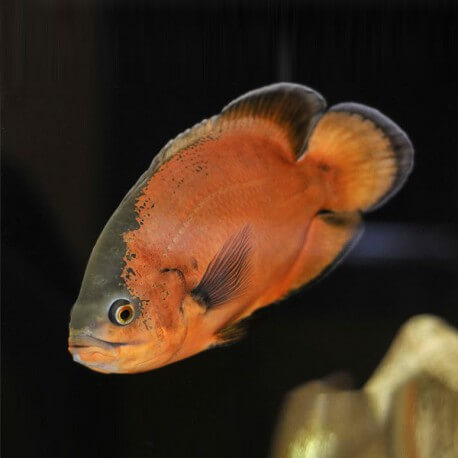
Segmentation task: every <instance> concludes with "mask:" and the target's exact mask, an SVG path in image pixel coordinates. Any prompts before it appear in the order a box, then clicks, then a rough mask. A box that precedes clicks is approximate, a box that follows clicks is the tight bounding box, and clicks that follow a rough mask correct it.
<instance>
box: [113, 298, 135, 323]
mask: <svg viewBox="0 0 458 458" xmlns="http://www.w3.org/2000/svg"><path fill="white" fill-rule="evenodd" d="M108 316H109V317H110V320H111V321H112V322H113V323H114V324H117V325H119V326H126V325H128V324H129V323H131V322H132V321H133V319H134V317H135V309H134V306H133V305H132V304H131V303H130V302H129V301H128V300H126V299H118V300H116V301H114V302H113V304H111V307H110V311H109V312H108Z"/></svg>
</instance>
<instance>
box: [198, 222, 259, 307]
mask: <svg viewBox="0 0 458 458" xmlns="http://www.w3.org/2000/svg"><path fill="white" fill-rule="evenodd" d="M249 238H250V227H249V226H248V225H246V226H245V227H243V229H241V230H240V231H239V232H238V233H237V234H235V235H234V236H232V237H231V238H229V239H228V240H227V242H226V243H225V244H224V245H223V247H222V248H221V249H220V251H219V252H218V253H217V254H216V255H215V257H214V258H213V259H212V261H211V262H210V264H209V265H208V267H207V270H206V271H205V274H204V276H203V277H202V280H201V281H200V283H199V284H198V285H197V286H196V287H195V288H194V289H193V290H192V291H191V295H192V297H193V298H194V299H195V300H196V301H197V302H199V303H200V304H202V305H203V306H205V307H206V308H207V309H210V308H213V307H218V306H219V305H222V304H224V303H226V302H229V301H231V300H233V299H235V298H237V297H239V296H241V295H242V294H243V293H244V292H245V290H246V288H247V286H248V284H249V278H250V275H249V274H250V254H251V245H250V240H249Z"/></svg>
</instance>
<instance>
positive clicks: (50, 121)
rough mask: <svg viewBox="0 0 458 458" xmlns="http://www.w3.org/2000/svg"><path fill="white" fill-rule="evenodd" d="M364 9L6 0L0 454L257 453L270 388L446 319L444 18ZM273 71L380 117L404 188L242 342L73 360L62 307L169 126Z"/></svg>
mask: <svg viewBox="0 0 458 458" xmlns="http://www.w3.org/2000/svg"><path fill="white" fill-rule="evenodd" d="M248 5H250V6H248ZM371 5H372V6H370V7H369V6H367V5H366V4H365V3H363V2H343V1H341V2H336V3H334V2H330V1H326V2H308V3H301V2H297V3H295V2H284V3H279V2H275V1H270V2H254V3H248V2H245V3H242V2H228V1H226V2H221V1H218V0H215V1H206V2H201V1H200V2H199V1H196V2H192V3H191V2H188V3H185V2H179V1H171V2H166V1H158V2H151V3H147V2H138V1H131V2H127V1H126V2H113V1H109V0H106V1H101V2H94V1H89V0H85V1H66V0H61V1H57V0H49V1H46V0H40V1H38V0H37V1H23V0H16V1H14V2H13V1H12V2H10V3H9V4H3V8H2V31H3V40H2V43H3V45H2V62H3V63H2V244H3V250H2V255H3V256H2V257H3V259H2V261H3V263H2V363H3V364H2V439H3V440H2V452H3V453H4V455H3V456H8V457H29V456H30V457H36V456H60V457H82V456H85V457H98V456H110V457H113V458H114V457H121V456H129V457H191V456H192V457H215V456H218V457H234V456H247V457H248V456H249V457H263V456H266V454H267V451H268V447H269V443H270V438H271V434H272V431H273V428H274V425H275V419H276V416H277V414H278V411H279V408H280V405H281V401H282V399H283V397H284V395H285V393H286V392H287V391H288V390H290V389H291V388H293V387H295V386H297V385H299V384H301V383H303V382H305V381H307V380H310V379H313V378H320V377H323V376H326V375H328V374H330V373H332V372H335V371H337V370H342V369H343V370H347V371H348V372H350V373H351V374H353V375H354V378H355V383H356V386H361V385H362V384H363V383H364V382H365V380H367V378H368V377H369V376H370V374H371V373H372V371H373V370H374V368H375V367H376V365H377V363H378V362H379V360H380V358H381V357H382V355H383V354H384V353H385V351H386V349H387V347H388V345H389V343H390V341H391V339H392V338H393V336H394V334H395V333H396V331H397V329H398V328H399V326H400V325H401V324H402V323H403V322H404V321H405V320H406V319H408V318H409V317H410V316H412V315H414V314H418V313H424V312H428V313H434V314H437V315H439V316H441V317H444V318H445V319H447V320H448V321H449V322H451V323H453V324H454V325H458V311H457V305H458V261H457V258H458V256H457V252H458V251H457V246H458V244H457V239H458V237H457V232H458V231H457V228H458V204H457V199H458V180H457V179H456V177H457V172H458V141H457V111H456V110H457V108H456V107H457V103H458V96H457V94H458V90H457V89H458V88H457V83H456V81H457V77H458V74H457V73H458V72H457V69H456V66H455V61H456V56H457V55H458V33H457V27H456V24H457V19H458V15H457V12H458V11H457V9H456V8H455V7H452V6H451V5H450V4H449V3H448V2H431V3H427V2H414V1H412V2H405V1H404V2H389V3H386V2H374V3H372V4H371ZM280 80H289V81H294V82H299V83H303V84H306V85H310V86H311V87H313V88H315V89H317V90H319V91H320V92H321V93H322V94H323V95H324V96H325V97H326V98H327V100H328V102H329V104H334V103H338V102H342V101H346V100H354V101H358V102H362V103H366V104H368V105H371V106H375V107H377V108H378V109H380V110H381V111H383V112H385V113H386V114H387V115H388V116H390V117H392V118H393V119H394V120H396V122H397V123H399V124H400V125H401V126H402V127H403V128H404V129H405V130H406V131H407V132H408V133H409V135H410V136H411V139H412V141H413V143H414V145H415V147H416V166H415V170H414V172H413V175H412V176H411V178H410V180H409V181H408V183H407V185H406V186H405V187H404V189H402V191H401V192H400V193H399V194H398V195H397V196H396V197H395V198H394V199H393V200H391V201H390V202H389V203H388V204H387V205H386V206H384V207H383V208H382V209H380V210H378V211H377V212H374V213H373V214H369V215H367V218H366V221H367V230H366V235H365V236H364V238H363V240H362V241H361V243H360V244H359V245H358V248H357V249H356V250H354V252H353V253H352V255H351V256H350V257H349V258H347V259H346V261H345V262H344V263H343V264H342V265H341V266H340V267H339V268H338V269H337V270H335V271H334V272H333V273H332V275H330V276H329V277H327V278H326V279H325V280H324V281H322V282H321V283H319V284H317V285H316V286H314V287H313V288H310V289H306V290H304V291H303V292H301V293H299V294H297V295H295V296H293V297H291V298H289V299H288V300H287V301H285V302H283V303H282V304H281V305H278V306H273V307H270V308H267V309H265V310H262V311H260V312H259V313H257V314H256V315H255V316H254V317H253V319H252V320H251V323H250V326H249V327H250V329H249V333H248V336H247V337H246V338H245V339H244V340H243V341H242V342H240V343H238V344H236V345H233V346H229V347H226V348H222V349H216V350H212V351H208V352H204V353H202V354H200V355H197V356H195V357H193V358H190V359H187V360H185V361H182V362H179V363H176V364H173V365H171V366H168V367H164V368H162V369H159V370H156V371H152V372H149V373H145V374H140V375H133V376H113V375H112V376H106V375H100V374H97V373H94V372H91V371H89V370H88V369H86V368H84V367H82V366H80V365H77V364H75V363H73V362H72V360H71V357H70V355H69V354H68V353H67V343H66V339H67V326H68V317H69V311H70V308H71V305H72V303H73V301H74V300H75V298H76V296H77V294H78V288H79V284H80V281H81V278H82V274H83V272H84V267H85V263H86V261H87V259H88V256H89V254H90V250H91V248H92V246H93V244H94V242H95V240H96V238H97V236H98V234H99V232H100V231H101V229H102V227H103V225H104V223H105V222H106V220H107V218H108V217H109V216H110V214H111V213H112V212H113V210H114V209H115V208H116V206H117V204H118V203H119V201H120V200H121V198H122V197H123V195H124V194H125V193H126V192H127V190H128V189H129V188H130V186H131V185H132V184H133V183H134V182H135V181H136V179H137V178H138V176H139V175H140V174H141V173H142V172H143V171H144V169H146V168H147V166H148V164H149V162H150V161H151V160H152V158H153V156H154V154H155V153H156V152H158V151H159V149H160V148H161V147H162V146H163V145H164V144H165V143H166V142H167V141H168V140H169V139H170V138H172V137H174V136H175V135H176V134H178V133H179V132H180V131H182V130H184V129H185V128H187V127H190V126H191V125H193V124H194V123H196V122H198V121H200V120H201V119H202V118H205V117H208V116H209V115H212V114H215V113H217V112H218V111H219V110H220V109H221V107H222V106H223V105H225V104H226V103H227V102H229V101H230V100H231V99H233V98H235V97H236V96H238V95H240V94H242V93H243V92H245V91H247V90H250V89H253V88H256V87H259V86H262V85H265V84H270V83H272V82H275V81H280Z"/></svg>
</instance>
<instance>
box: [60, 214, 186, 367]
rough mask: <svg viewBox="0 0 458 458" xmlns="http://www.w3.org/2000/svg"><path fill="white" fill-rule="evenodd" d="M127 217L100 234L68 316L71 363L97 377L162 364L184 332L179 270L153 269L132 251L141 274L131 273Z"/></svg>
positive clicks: (146, 256) (147, 257)
mask: <svg viewBox="0 0 458 458" xmlns="http://www.w3.org/2000/svg"><path fill="white" fill-rule="evenodd" d="M126 213H128V212H126V211H125V208H124V209H123V208H120V209H118V210H117V211H116V212H115V214H114V215H113V216H112V218H111V219H110V220H109V221H108V223H107V225H106V226H105V228H104V230H103V231H102V233H101V234H100V237H99V239H98V240H97V243H96V245H95V246H94V249H93V251H92V253H91V256H90V259H89V262H88V265H87V268H86V272H85V274H84V278H83V282H82V286H81V290H80V294H79V296H78V299H77V300H76V302H75V304H74V305H73V307H72V310H71V316H70V326H69V327H70V332H69V341H68V346H69V351H70V353H71V354H72V356H73V359H74V361H75V362H78V363H80V364H83V365H85V366H86V367H88V368H89V369H92V370H94V371H97V372H102V373H135V372H143V371H147V370H150V369H154V368H156V367H160V366H162V365H164V364H167V362H168V361H169V360H170V359H171V358H172V357H173V355H174V354H175V353H176V352H177V351H178V350H179V348H180V344H181V343H182V342H183V340H184V336H185V335H186V330H187V327H186V317H185V314H184V313H183V310H182V302H183V298H184V294H185V293H184V290H185V288H184V280H183V276H182V275H181V272H179V271H174V270H173V269H160V268H157V266H156V265H155V263H154V262H153V261H151V260H152V259H153V260H154V255H153V254H152V253H151V252H149V251H148V249H146V248H145V249H144V250H138V252H137V253H135V258H136V262H137V265H138V266H143V271H141V272H135V271H134V270H133V269H132V265H134V266H135V264H132V263H129V261H128V259H129V254H130V259H132V257H133V255H134V254H133V253H129V250H128V248H127V244H126V241H125V238H126V234H128V233H129V231H132V230H135V223H133V222H132V219H134V218H132V217H130V218H126V216H125V215H126ZM148 263H149V264H148ZM132 277H135V278H134V280H135V282H134V280H133V279H132ZM132 285H134V286H135V287H133V286H132Z"/></svg>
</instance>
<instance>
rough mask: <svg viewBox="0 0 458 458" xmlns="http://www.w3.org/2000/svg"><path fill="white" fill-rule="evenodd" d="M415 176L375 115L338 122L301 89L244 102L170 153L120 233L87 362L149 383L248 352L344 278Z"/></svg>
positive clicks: (353, 114) (407, 147)
mask: <svg viewBox="0 0 458 458" xmlns="http://www.w3.org/2000/svg"><path fill="white" fill-rule="evenodd" d="M412 164H413V147H412V144H411V142H410V140H409V138H408V137H407V135H406V134H405V133H404V132H403V130H401V128H400V127H398V126H397V125H396V124H395V123H394V122H393V121H391V120H390V119H388V118H387V117H386V116H384V115H383V114H382V113H380V112H379V111H377V110H375V109H373V108H370V107H367V106H364V105H361V104H357V103H341V104H338V105H334V106H332V107H331V108H329V109H326V102H325V100H324V98H323V97H322V96H321V95H320V94H319V93H318V92H316V91H314V90H312V89H310V88H308V87H306V86H302V85H298V84H290V83H278V84H274V85H270V86H266V87H263V88H260V89H257V90H254V91H251V92H248V93H247V94H245V95H243V96H241V97H239V98H237V99H235V100H234V101H232V102H231V103H229V104H228V105H227V106H226V107H225V108H224V109H223V110H222V111H221V113H220V114H218V115H216V116H213V117H211V118H209V119H206V120H204V121H202V122H200V123H199V124H196V125H195V126H194V127H192V128H191V129H188V130H186V131H185V132H183V133H182V134H180V135H178V136H177V137H176V138H175V139H173V140H171V141H170V142H168V143H167V144H166V145H165V146H164V147H163V149H162V150H161V151H160V152H159V153H158V154H157V155H156V157H155V158H154V160H153V161H152V163H151V165H150V167H149V168H148V170H147V171H146V172H145V173H144V174H143V175H142V176H141V177H140V179H139V180H138V181H137V183H136V184H135V185H134V186H133V188H132V189H131V190H130V191H129V192H128V193H127V195H126V196H125V197H124V199H123V200H122V202H121V204H120V205H119V207H118V208H117V209H116V211H115V212H114V214H113V215H112V216H111V218H110V219H109V221H108V223H107V224H106V226H105V228H104V229H103V231H102V233H101V234H100V236H99V238H98V240H97V242H96V244H95V246H94V248H93V251H92V253H91V256H90V259H89V262H88V265H87V268H86V271H85V274H84V278H83V282H82V286H81V290H80V294H79V296H78V299H77V301H76V303H75V304H74V306H73V308H72V311H71V318H70V336H69V351H70V353H71V354H72V356H73V359H74V360H75V361H76V362H78V363H81V364H83V365H85V366H87V367H88V368H90V369H93V370H95V371H98V372H102V373H135V372H143V371H148V370H151V369H155V368H158V367H161V366H164V365H166V364H170V363H173V362H175V361H178V360H181V359H183V358H187V357H189V356H191V355H194V354H196V353H199V352H201V351H203V350H205V349H208V348H211V347H214V346H218V345H221V344H225V343H228V342H231V341H234V340H236V339H237V337H238V336H239V334H240V331H239V326H240V323H241V321H242V320H244V318H246V317H248V316H249V315H251V314H252V313H253V312H254V311H255V310H257V309H259V308H261V307H264V306H267V305H269V304H271V303H272V302H276V301H279V300H280V299H282V298H284V297H285V296H286V295H287V294H289V293H290V292H292V291H294V290H297V289H298V288H300V287H301V286H303V285H305V284H307V283H309V282H311V281H312V280H316V279H317V278H318V277H320V276H322V275H323V274H324V273H325V272H327V271H329V270H330V269H331V268H332V267H333V266H335V265H336V263H337V262H338V261H339V260H341V259H342V258H343V256H344V255H345V254H346V253H348V251H349V250H350V249H351V247H352V246H353V245H354V243H355V241H356V240H357V239H358V236H359V234H360V232H361V215H362V214H363V213H365V212H368V211H370V210H373V209H374V208H376V207H378V206H380V205H381V204H383V203H384V202H386V201H387V200H388V199H389V198H390V197H392V196H393V194H394V193H396V192H397V191H398V190H399V189H400V188H401V186H402V185H403V184H404V182H405V180H406V178H407V176H408V175H409V173H410V171H411V169H412Z"/></svg>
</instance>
